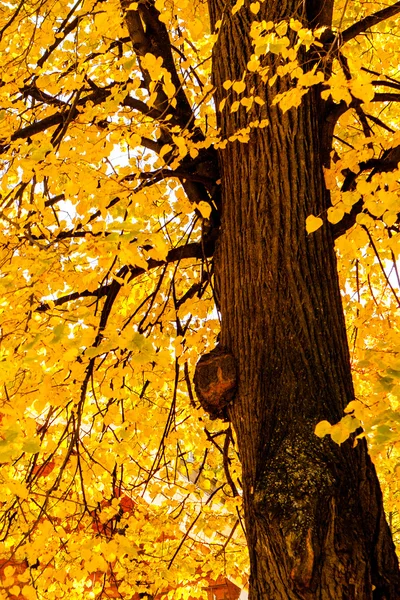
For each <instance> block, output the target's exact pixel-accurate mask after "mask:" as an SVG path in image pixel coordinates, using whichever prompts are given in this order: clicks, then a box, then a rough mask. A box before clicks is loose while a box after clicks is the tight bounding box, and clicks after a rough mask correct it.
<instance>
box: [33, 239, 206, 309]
mask: <svg viewBox="0 0 400 600" xmlns="http://www.w3.org/2000/svg"><path fill="white" fill-rule="evenodd" d="M213 252H214V243H213V242H212V241H211V242H210V243H206V244H204V242H192V243H190V244H186V245H185V246H178V247H177V248H173V249H172V250H170V251H169V252H168V254H167V257H166V259H165V260H155V259H154V258H150V259H149V260H148V261H147V270H146V269H144V268H143V267H137V266H132V265H130V266H129V271H128V270H127V271H126V272H125V273H124V275H125V274H127V273H128V272H129V277H128V283H130V282H131V281H132V280H133V279H135V278H136V277H139V276H140V275H143V273H146V272H147V271H149V270H151V269H155V268H157V267H160V266H162V265H165V264H169V263H173V262H177V261H180V260H184V259H185V258H198V259H201V258H204V256H207V257H210V256H212V255H213ZM117 276H118V277H121V275H120V272H119V273H118V274H117ZM111 286H112V283H109V284H106V285H102V286H101V287H99V288H97V290H93V291H90V290H83V291H82V292H72V293H71V294H67V295H66V296H61V297H60V298H57V299H56V300H54V301H53V302H52V303H51V305H50V304H48V303H47V302H46V303H43V304H41V305H40V306H38V308H37V309H36V312H46V311H48V310H50V308H52V307H54V306H61V305H62V304H66V303H67V302H71V301H73V300H78V299H80V298H97V299H100V298H103V297H104V296H108V294H109V293H110V289H111Z"/></svg>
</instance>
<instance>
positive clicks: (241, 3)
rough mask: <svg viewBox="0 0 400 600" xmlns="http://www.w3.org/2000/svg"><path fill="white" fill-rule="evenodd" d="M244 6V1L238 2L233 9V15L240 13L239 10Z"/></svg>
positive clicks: (238, 0)
mask: <svg viewBox="0 0 400 600" xmlns="http://www.w3.org/2000/svg"><path fill="white" fill-rule="evenodd" d="M243 5H244V0H237V2H236V4H235V5H234V6H233V8H232V14H233V15H235V14H236V13H237V12H238V10H240V9H241V8H242V6H243Z"/></svg>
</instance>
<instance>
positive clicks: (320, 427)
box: [314, 421, 332, 438]
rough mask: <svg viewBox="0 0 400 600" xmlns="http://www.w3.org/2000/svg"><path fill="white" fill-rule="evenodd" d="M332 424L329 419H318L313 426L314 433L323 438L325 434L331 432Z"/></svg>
mask: <svg viewBox="0 0 400 600" xmlns="http://www.w3.org/2000/svg"><path fill="white" fill-rule="evenodd" d="M331 429H332V425H331V424H330V423H329V421H320V422H319V423H318V424H317V425H316V427H315V431H314V433H315V435H317V436H318V437H320V438H323V437H324V436H325V435H327V434H328V433H330V432H331Z"/></svg>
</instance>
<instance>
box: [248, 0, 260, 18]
mask: <svg viewBox="0 0 400 600" xmlns="http://www.w3.org/2000/svg"><path fill="white" fill-rule="evenodd" d="M250 10H251V12H252V13H253V14H255V15H256V14H257V13H258V11H259V10H260V3H259V2H252V3H251V4H250Z"/></svg>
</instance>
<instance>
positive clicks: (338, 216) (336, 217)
mask: <svg viewBox="0 0 400 600" xmlns="http://www.w3.org/2000/svg"><path fill="white" fill-rule="evenodd" d="M343 217H344V210H343V209H342V208H336V207H335V206H331V207H330V208H328V212H327V219H328V221H329V223H333V224H336V223H339V221H341V220H342V219H343Z"/></svg>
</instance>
